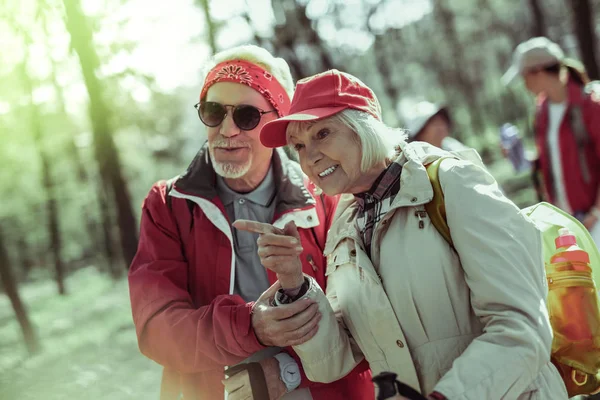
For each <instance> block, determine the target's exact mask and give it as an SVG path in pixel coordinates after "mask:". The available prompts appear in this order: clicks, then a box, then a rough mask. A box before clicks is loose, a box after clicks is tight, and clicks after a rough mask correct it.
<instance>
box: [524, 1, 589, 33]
mask: <svg viewBox="0 0 600 400" xmlns="http://www.w3.org/2000/svg"><path fill="white" fill-rule="evenodd" d="M574 1H579V0H574ZM529 9H530V10H531V16H532V17H533V24H532V26H531V35H532V36H547V35H546V22H545V19H544V13H543V11H542V7H541V6H540V3H539V1H538V0H529Z"/></svg>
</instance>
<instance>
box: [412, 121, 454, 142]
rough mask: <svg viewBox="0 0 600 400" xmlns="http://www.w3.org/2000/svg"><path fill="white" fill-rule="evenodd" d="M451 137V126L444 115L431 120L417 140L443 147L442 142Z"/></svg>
mask: <svg viewBox="0 0 600 400" xmlns="http://www.w3.org/2000/svg"><path fill="white" fill-rule="evenodd" d="M449 135H450V125H449V124H448V121H447V120H446V118H444V117H443V116H442V115H439V114H438V115H436V116H435V117H433V118H431V120H430V121H429V122H427V125H425V127H424V128H423V129H422V130H421V132H420V133H419V135H418V136H417V137H416V140H420V141H422V142H427V143H430V144H432V145H434V146H437V147H442V140H444V139H445V138H446V137H448V136H449Z"/></svg>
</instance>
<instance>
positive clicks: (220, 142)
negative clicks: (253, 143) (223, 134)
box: [210, 139, 250, 149]
mask: <svg viewBox="0 0 600 400" xmlns="http://www.w3.org/2000/svg"><path fill="white" fill-rule="evenodd" d="M210 147H211V148H213V149H214V148H219V147H224V148H239V147H250V144H249V143H246V142H241V141H236V140H225V139H217V140H215V141H214V142H212V143H211V144H210Z"/></svg>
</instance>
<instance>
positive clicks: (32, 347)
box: [0, 230, 40, 355]
mask: <svg viewBox="0 0 600 400" xmlns="http://www.w3.org/2000/svg"><path fill="white" fill-rule="evenodd" d="M0 281H1V282H2V287H3V288H4V292H5V293H6V295H7V296H8V299H9V300H10V303H11V304H12V307H13V310H14V311H15V316H16V317H17V321H18V322H19V326H20V327H21V332H22V333H23V339H25V346H26V347H27V351H28V352H29V354H32V355H33V354H35V353H37V352H38V351H39V350H40V344H39V341H38V338H37V335H36V334H35V331H34V329H33V326H32V325H31V321H30V320H29V316H28V314H27V308H26V307H25V304H23V302H22V301H21V297H20V296H19V289H18V288H17V282H16V281H15V279H14V276H13V273H12V269H11V266H10V260H9V258H8V252H7V250H6V242H5V241H4V236H3V234H2V231H1V230H0Z"/></svg>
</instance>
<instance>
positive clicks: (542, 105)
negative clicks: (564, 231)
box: [535, 81, 600, 212]
mask: <svg viewBox="0 0 600 400" xmlns="http://www.w3.org/2000/svg"><path fill="white" fill-rule="evenodd" d="M567 103H568V105H567V110H566V111H565V116H564V118H563V120H562V122H561V125H560V131H559V134H558V135H559V136H558V141H559V147H560V153H561V164H562V167H563V176H564V181H565V190H566V193H567V199H568V201H569V205H570V206H571V209H572V210H571V211H573V212H577V211H580V212H587V211H588V210H589V209H590V208H591V207H592V206H593V205H594V204H595V202H596V197H597V196H598V189H599V188H600V98H598V96H597V95H595V94H594V95H589V94H587V95H586V94H584V93H583V89H582V87H581V86H580V85H578V84H577V83H575V82H573V81H570V82H569V83H568V85H567ZM575 106H577V107H581V112H582V114H583V121H584V124H585V127H586V129H587V132H588V136H589V140H590V145H589V146H587V147H586V149H585V154H586V158H587V164H588V170H589V173H590V180H589V182H588V183H586V182H585V181H584V178H583V174H582V171H581V166H580V162H579V157H580V154H579V148H578V146H577V142H576V140H575V135H574V132H573V130H572V127H571V121H570V115H571V114H570V112H571V109H572V108H573V107H575ZM547 136H548V98H547V97H545V96H542V97H540V98H539V101H538V107H537V112H536V121H535V139H536V146H537V149H538V153H539V155H540V160H539V161H540V167H541V171H542V176H543V182H544V187H545V189H546V196H547V198H548V200H549V201H550V202H551V203H554V202H555V199H554V193H552V192H553V191H552V190H549V188H552V181H553V178H552V171H551V167H550V157H549V155H548V144H547V143H548V141H547Z"/></svg>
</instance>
